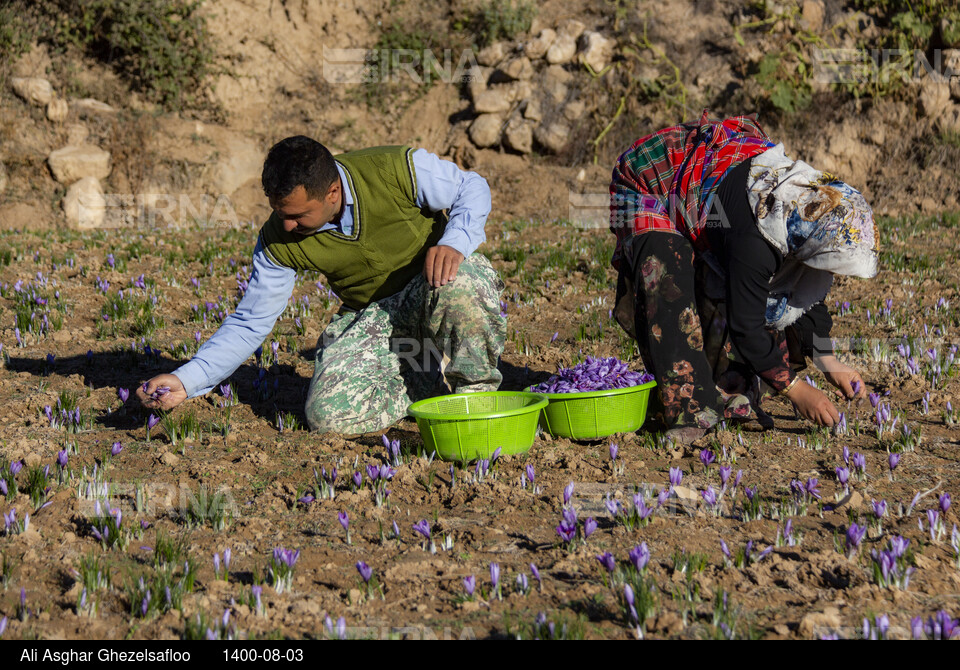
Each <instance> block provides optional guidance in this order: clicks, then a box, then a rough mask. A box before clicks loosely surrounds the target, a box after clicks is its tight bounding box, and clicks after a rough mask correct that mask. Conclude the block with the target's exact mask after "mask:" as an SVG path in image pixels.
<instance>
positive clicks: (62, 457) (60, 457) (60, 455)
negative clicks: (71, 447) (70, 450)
mask: <svg viewBox="0 0 960 670" xmlns="http://www.w3.org/2000/svg"><path fill="white" fill-rule="evenodd" d="M68 458H69V455H68V454H67V450H66V449H61V450H60V451H58V452H57V465H59V466H60V467H61V468H65V467H67V459H68Z"/></svg>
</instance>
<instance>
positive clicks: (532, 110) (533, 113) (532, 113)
mask: <svg viewBox="0 0 960 670" xmlns="http://www.w3.org/2000/svg"><path fill="white" fill-rule="evenodd" d="M523 118H525V119H530V120H531V121H541V120H542V119H543V110H541V109H540V101H539V100H538V99H537V98H530V99H529V100H527V103H526V104H525V105H524V107H523Z"/></svg>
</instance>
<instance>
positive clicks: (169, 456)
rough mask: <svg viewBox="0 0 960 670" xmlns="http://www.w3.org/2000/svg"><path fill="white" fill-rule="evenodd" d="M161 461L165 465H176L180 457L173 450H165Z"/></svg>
mask: <svg viewBox="0 0 960 670" xmlns="http://www.w3.org/2000/svg"><path fill="white" fill-rule="evenodd" d="M160 462H161V463H163V464H164V465H170V466H174V465H176V464H177V463H179V462H180V457H179V456H177V455H176V454H175V453H173V452H171V451H165V452H163V453H162V454H160Z"/></svg>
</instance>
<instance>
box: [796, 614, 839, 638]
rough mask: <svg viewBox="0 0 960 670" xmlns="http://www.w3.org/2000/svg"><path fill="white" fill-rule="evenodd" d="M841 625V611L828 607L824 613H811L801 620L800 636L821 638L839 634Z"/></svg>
mask: <svg viewBox="0 0 960 670" xmlns="http://www.w3.org/2000/svg"><path fill="white" fill-rule="evenodd" d="M841 623H842V622H841V621H840V611H839V610H837V608H836V607H827V608H824V610H823V612H810V613H809V614H807V615H805V616H804V617H803V619H801V620H800V628H799V630H800V635H802V636H803V637H806V638H810V637H816V638H820V637H822V636H824V635H828V634H830V633H835V632H838V631H839V629H840V626H841Z"/></svg>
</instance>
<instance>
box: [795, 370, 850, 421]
mask: <svg viewBox="0 0 960 670" xmlns="http://www.w3.org/2000/svg"><path fill="white" fill-rule="evenodd" d="M787 397H788V398H790V402H792V403H793V404H794V406H795V407H796V408H797V411H799V412H800V414H801V416H803V417H805V418H807V419H810V420H811V421H813V422H814V423H816V424H818V425H820V426H827V427H828V428H832V427H833V426H834V425H835V424H836V423H837V422H838V421H840V413H839V412H838V411H837V408H836V407H834V406H833V403H832V402H830V399H829V398H828V397H827V396H826V394H825V393H823V391H821V390H820V389H816V388H814V387H812V386H810V384H808V383H806V382H805V381H802V380H801V381H798V382H797V383H796V384H794V385H793V388H792V389H790V392H789V393H787Z"/></svg>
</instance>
